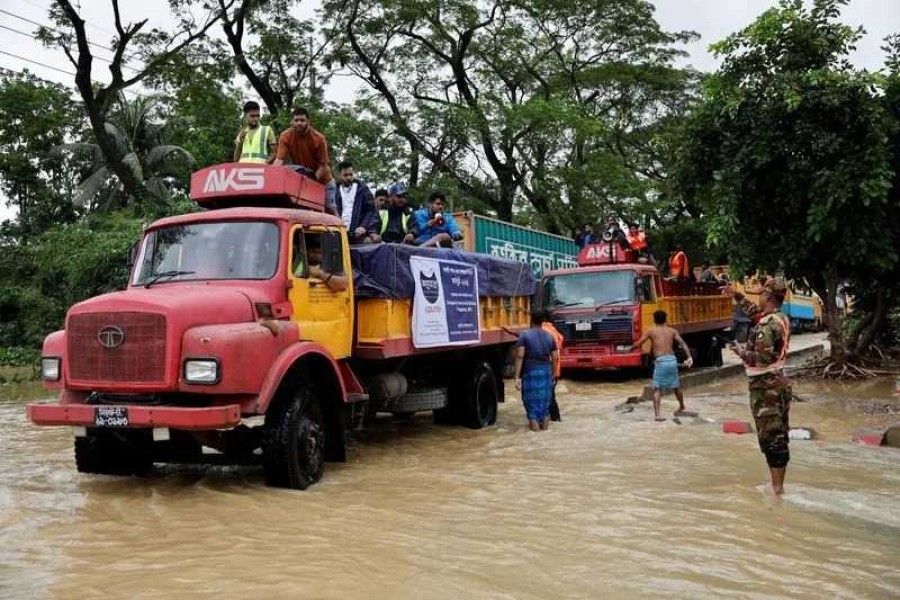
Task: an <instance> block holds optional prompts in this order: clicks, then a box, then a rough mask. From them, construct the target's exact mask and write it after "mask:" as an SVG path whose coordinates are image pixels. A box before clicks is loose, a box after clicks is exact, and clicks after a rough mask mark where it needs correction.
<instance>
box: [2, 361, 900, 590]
mask: <svg viewBox="0 0 900 600" xmlns="http://www.w3.org/2000/svg"><path fill="white" fill-rule="evenodd" d="M642 384H643V382H641V381H622V380H621V378H619V380H614V381H609V380H603V379H595V380H593V381H592V380H581V381H577V382H566V383H565V384H564V385H565V386H566V389H567V392H566V393H563V394H561V395H560V403H561V405H562V410H563V419H564V420H563V422H562V423H560V424H553V427H552V429H551V431H549V432H547V433H541V434H534V433H529V432H526V431H525V430H524V415H523V411H522V408H521V405H520V403H519V402H518V400H517V398H516V396H515V395H514V394H513V393H512V392H511V391H510V392H509V393H508V396H507V402H506V404H505V405H502V406H501V412H500V418H499V423H498V426H497V427H495V428H492V429H489V430H484V431H470V430H467V429H461V428H452V427H445V426H435V425H432V424H431V423H430V419H429V418H428V417H427V415H424V414H423V415H418V416H417V418H416V419H415V420H414V422H413V423H403V424H400V423H396V424H395V423H392V422H390V421H389V420H384V421H383V422H379V423H377V424H376V427H375V428H374V429H373V430H372V431H370V432H368V433H366V434H364V435H362V436H361V437H359V438H358V439H357V441H356V442H355V443H354V444H353V446H352V452H351V460H350V462H349V463H347V464H344V465H333V464H329V466H328V469H327V470H326V474H325V478H324V480H323V481H322V483H320V484H319V485H316V486H314V487H313V488H311V489H310V490H309V491H307V492H294V491H285V490H272V489H267V488H265V487H263V485H262V477H261V474H260V472H259V471H258V470H256V469H252V468H213V467H204V468H181V467H179V468H164V469H161V472H160V473H159V474H157V475H155V476H153V477H151V478H147V479H133V478H128V479H118V478H113V477H98V476H87V475H80V474H78V473H76V472H75V468H74V462H73V458H72V438H71V434H70V433H69V431H68V430H65V429H56V428H45V429H38V428H36V427H32V426H30V425H28V424H27V423H26V422H25V419H24V409H23V404H22V402H21V401H20V400H18V399H17V398H9V397H7V398H6V399H4V400H2V401H0V597H2V598H170V597H177V598H193V597H216V598H231V597H234V598H282V597H290V598H341V599H347V598H367V599H373V598H415V599H419V598H448V599H449V598H454V599H457V598H498V599H499V598H511V599H512V598H514V599H529V598H535V599H537V598H541V599H544V598H601V597H614V598H650V597H657V596H659V595H662V594H665V595H666V596H667V597H676V598H699V597H703V598H709V597H729V598H731V597H745V598H783V597H790V598H890V597H894V598H896V597H898V596H900V450H894V449H889V448H871V447H862V446H856V445H854V444H852V443H850V441H849V440H850V435H851V433H852V432H853V431H854V430H855V429H856V428H858V427H861V426H866V425H883V424H885V422H886V421H887V422H889V421H890V418H889V417H884V416H867V415H865V414H863V412H861V411H858V410H855V408H857V407H854V406H853V403H852V402H851V401H852V400H854V399H857V400H859V399H862V400H865V399H879V398H881V399H889V398H890V394H891V389H890V388H891V386H890V384H889V382H877V383H865V384H860V385H856V386H841V385H832V384H829V385H827V386H826V385H824V384H820V383H800V384H797V385H796V386H795V391H796V392H797V393H799V394H800V395H802V396H804V397H806V398H809V399H810V402H808V403H803V404H795V406H794V409H793V410H792V422H793V424H794V425H806V426H811V427H814V428H816V429H817V430H818V431H819V432H820V433H821V438H820V439H818V440H816V441H810V442H794V443H792V457H793V459H792V462H791V465H790V468H789V472H788V481H787V494H786V495H785V496H784V498H783V499H780V500H779V499H776V498H774V497H772V495H771V494H770V493H768V492H767V491H766V488H765V483H766V481H767V471H766V468H765V462H764V459H763V457H762V455H761V454H760V453H759V451H758V449H757V446H756V439H755V436H753V435H749V436H728V435H724V434H722V433H721V431H720V427H719V425H718V424H715V423H708V422H705V421H703V420H702V419H698V420H697V421H699V422H695V421H694V420H693V419H683V420H682V424H680V425H679V424H676V423H674V422H673V421H672V420H671V419H670V420H669V421H667V422H666V423H654V422H652V421H651V419H650V417H651V416H652V413H651V412H650V407H649V406H647V405H645V404H642V405H639V406H638V407H637V408H636V409H635V410H634V411H633V412H630V413H626V414H622V413H618V412H616V411H615V410H614V407H615V406H616V405H617V404H619V403H620V402H622V401H623V400H624V399H625V398H626V397H627V396H629V395H634V394H636V393H637V392H638V391H639V390H640V388H641V386H642ZM508 387H509V388H510V390H511V388H512V386H508ZM0 393H2V391H0ZM687 394H688V404H689V408H693V409H695V410H699V411H700V414H701V416H702V417H704V418H708V419H719V418H722V417H738V418H742V419H744V420H746V419H747V418H748V412H747V407H746V403H747V395H746V389H745V383H744V382H743V381H741V379H740V378H738V379H732V380H728V381H726V382H722V383H718V384H713V385H709V386H706V387H701V388H697V389H691V390H688V391H687ZM663 406H664V409H665V410H666V412H667V413H668V414H669V415H671V411H672V410H673V408H674V406H675V403H674V399H672V398H669V399H666V400H665V401H664V404H663ZM894 419H897V420H900V417H896V416H895V417H894Z"/></svg>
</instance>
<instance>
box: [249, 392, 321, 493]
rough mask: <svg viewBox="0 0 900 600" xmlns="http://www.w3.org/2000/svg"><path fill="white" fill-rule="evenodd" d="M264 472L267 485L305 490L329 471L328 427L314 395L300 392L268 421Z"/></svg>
mask: <svg viewBox="0 0 900 600" xmlns="http://www.w3.org/2000/svg"><path fill="white" fill-rule="evenodd" d="M266 420H267V423H266V435H265V441H264V444H263V472H264V474H265V480H266V485H268V486H272V487H283V488H290V489H295V490H305V489H306V488H308V487H309V486H311V485H312V484H314V483H316V482H317V481H319V480H320V479H321V478H322V473H323V472H324V471H325V423H324V419H323V416H322V407H321V406H320V405H319V401H318V399H317V398H316V397H315V396H314V395H313V393H312V391H311V390H309V389H307V388H303V387H301V388H298V389H297V390H296V391H295V392H294V395H293V397H292V398H291V399H290V400H289V401H288V402H285V403H284V404H283V405H282V406H280V407H276V409H275V412H274V413H273V414H272V416H271V419H266Z"/></svg>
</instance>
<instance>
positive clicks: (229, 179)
mask: <svg viewBox="0 0 900 600" xmlns="http://www.w3.org/2000/svg"><path fill="white" fill-rule="evenodd" d="M265 185H266V170H265V169H262V168H259V167H242V168H236V169H213V170H212V171H210V172H209V175H207V176H206V182H204V184H203V193H204V194H209V193H217V192H227V191H228V190H234V191H236V192H243V191H245V190H261V189H263V188H264V187H265Z"/></svg>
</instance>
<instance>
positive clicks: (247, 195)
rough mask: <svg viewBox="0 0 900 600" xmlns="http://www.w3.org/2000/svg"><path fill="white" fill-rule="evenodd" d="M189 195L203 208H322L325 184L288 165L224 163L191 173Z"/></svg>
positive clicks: (319, 209) (321, 210) (323, 207)
mask: <svg viewBox="0 0 900 600" xmlns="http://www.w3.org/2000/svg"><path fill="white" fill-rule="evenodd" d="M191 198H193V199H194V201H195V202H196V203H197V204H199V205H200V206H203V207H205V208H229V207H233V206H269V207H281V208H305V209H307V210H314V211H318V212H324V209H325V186H324V185H322V184H321V183H319V182H318V181H315V180H313V179H309V178H308V177H304V176H303V175H301V174H299V173H297V172H295V171H294V170H292V169H290V168H287V167H273V166H271V165H263V164H256V163H225V164H221V165H213V166H211V167H207V168H205V169H201V170H199V171H197V172H196V173H194V174H193V175H191Z"/></svg>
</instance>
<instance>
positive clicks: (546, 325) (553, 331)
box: [541, 315, 565, 421]
mask: <svg viewBox="0 0 900 600" xmlns="http://www.w3.org/2000/svg"><path fill="white" fill-rule="evenodd" d="M541 329H543V330H544V331H546V332H547V333H549V334H550V335H551V336H552V337H553V341H555V342H556V350H557V352H559V353H560V354H562V348H563V343H564V342H565V338H563V336H562V334H561V333H560V332H559V330H558V329H557V328H556V326H555V325H553V323H552V322H551V321H550V318H549V315H548V317H547V320H546V321H544V322H543V323H542V324H541ZM560 377H562V361H561V360H558V361H556V362H555V363H554V364H553V391H552V392H551V393H550V420H551V421H562V415H560V414H559V403H558V402H557V401H556V385H557V384H558V383H559V378H560Z"/></svg>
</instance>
